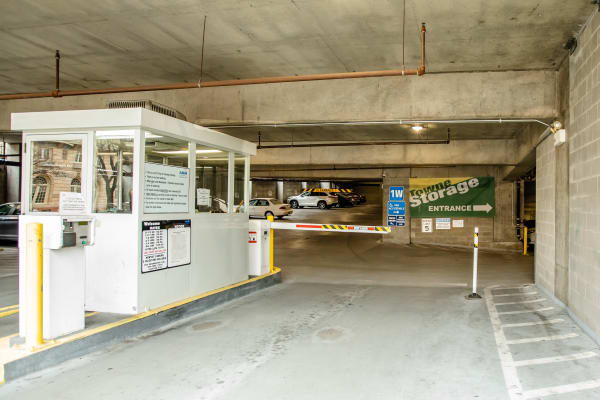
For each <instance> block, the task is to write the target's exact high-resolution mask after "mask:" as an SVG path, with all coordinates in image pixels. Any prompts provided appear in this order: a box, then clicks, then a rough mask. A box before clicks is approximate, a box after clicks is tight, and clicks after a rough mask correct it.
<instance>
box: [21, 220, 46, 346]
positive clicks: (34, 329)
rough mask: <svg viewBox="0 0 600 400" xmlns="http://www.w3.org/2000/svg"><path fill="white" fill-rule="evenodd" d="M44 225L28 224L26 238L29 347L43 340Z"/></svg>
mask: <svg viewBox="0 0 600 400" xmlns="http://www.w3.org/2000/svg"><path fill="white" fill-rule="evenodd" d="M43 234H44V229H43V225H42V224H40V223H33V222H32V223H29V224H27V235H26V237H25V239H26V246H27V247H26V249H25V252H26V253H25V254H26V258H25V261H26V267H25V268H26V269H25V279H26V281H27V286H26V288H25V291H26V296H27V303H26V309H27V316H26V318H27V319H26V325H25V343H26V344H27V347H28V348H33V347H37V346H40V345H41V344H42V343H43V342H44V339H43V329H42V323H43V320H42V316H43V313H42V305H43V297H42V284H43V273H44V269H43V263H44V249H43V237H44V236H43Z"/></svg>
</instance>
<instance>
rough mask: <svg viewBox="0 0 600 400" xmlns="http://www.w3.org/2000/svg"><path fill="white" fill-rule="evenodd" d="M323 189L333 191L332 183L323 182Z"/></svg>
mask: <svg viewBox="0 0 600 400" xmlns="http://www.w3.org/2000/svg"><path fill="white" fill-rule="evenodd" d="M321 189H331V182H324V181H321Z"/></svg>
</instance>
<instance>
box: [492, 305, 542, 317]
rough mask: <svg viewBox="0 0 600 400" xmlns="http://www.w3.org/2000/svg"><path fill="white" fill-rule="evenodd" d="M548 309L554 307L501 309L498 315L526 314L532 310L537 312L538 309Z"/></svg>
mask: <svg viewBox="0 0 600 400" xmlns="http://www.w3.org/2000/svg"><path fill="white" fill-rule="evenodd" d="M550 310H554V307H544V308H536V309H534V310H519V311H502V312H499V313H498V315H509V314H527V313H534V312H538V311H550Z"/></svg>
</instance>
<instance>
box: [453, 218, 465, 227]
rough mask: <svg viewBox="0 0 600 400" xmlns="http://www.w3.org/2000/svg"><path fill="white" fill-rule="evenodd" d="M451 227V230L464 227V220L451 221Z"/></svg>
mask: <svg viewBox="0 0 600 400" xmlns="http://www.w3.org/2000/svg"><path fill="white" fill-rule="evenodd" d="M452 227H453V228H464V227H465V220H464V219H453V220H452Z"/></svg>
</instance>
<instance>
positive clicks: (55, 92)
mask: <svg viewBox="0 0 600 400" xmlns="http://www.w3.org/2000/svg"><path fill="white" fill-rule="evenodd" d="M54 58H55V59H56V76H55V81H54V87H55V90H54V92H53V93H52V95H53V96H54V97H58V92H59V90H60V52H59V51H58V50H56V54H55V55H54Z"/></svg>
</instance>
